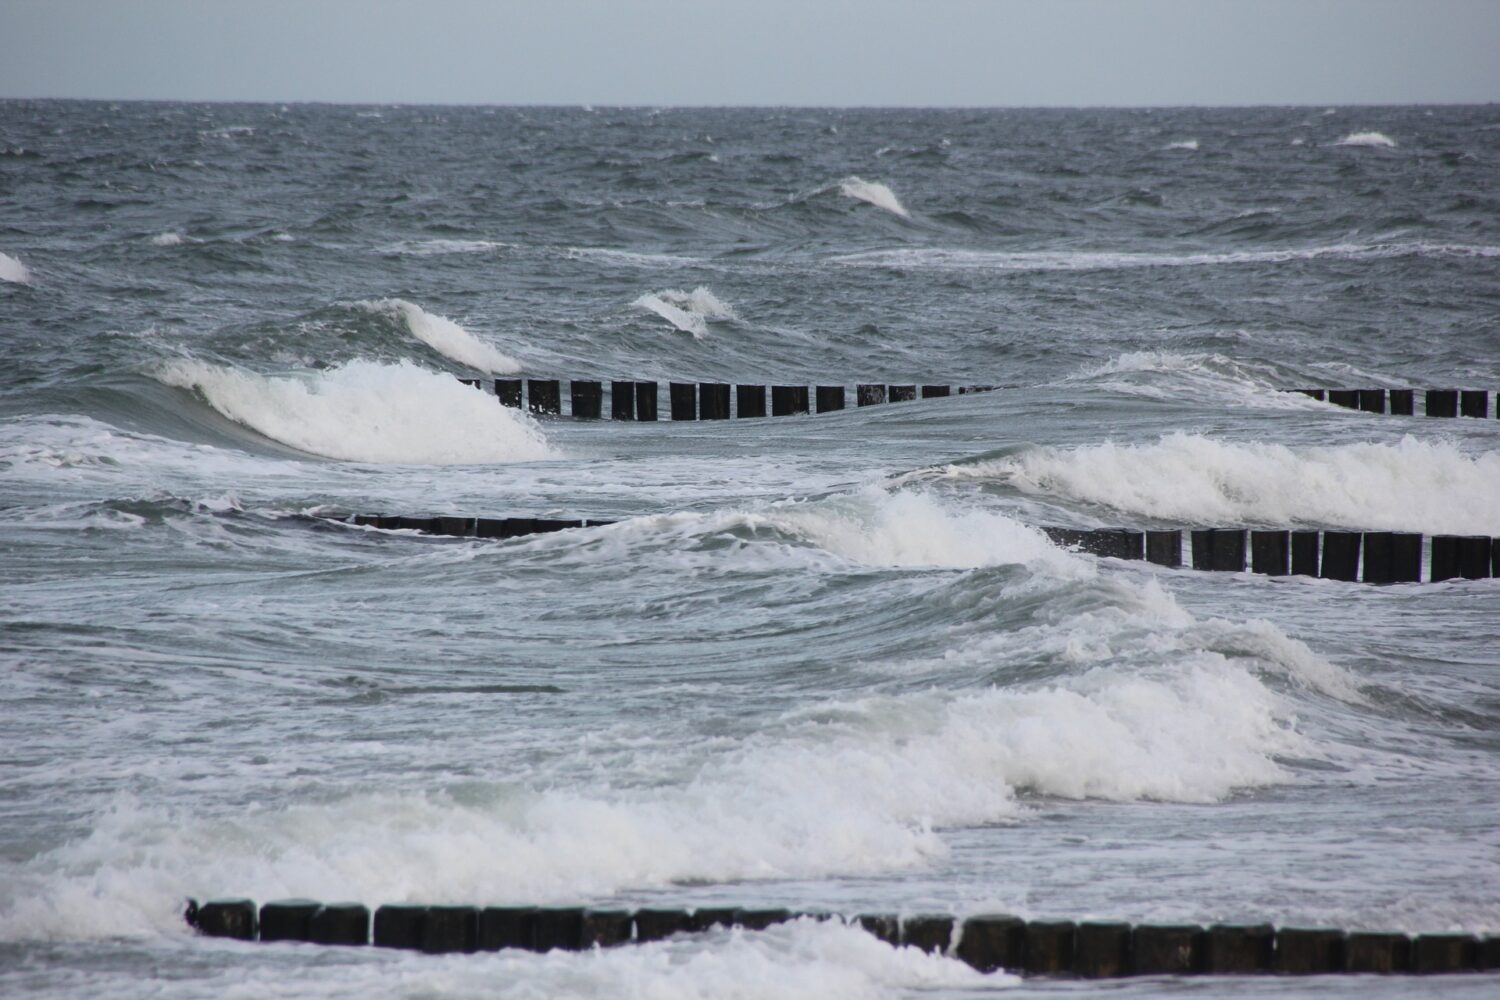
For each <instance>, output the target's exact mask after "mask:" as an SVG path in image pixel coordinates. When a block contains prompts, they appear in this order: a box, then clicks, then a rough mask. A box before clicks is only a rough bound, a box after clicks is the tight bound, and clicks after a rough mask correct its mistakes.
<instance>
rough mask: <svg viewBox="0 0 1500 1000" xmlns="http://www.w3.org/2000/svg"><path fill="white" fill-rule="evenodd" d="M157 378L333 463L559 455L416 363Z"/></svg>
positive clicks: (526, 428) (197, 369)
mask: <svg viewBox="0 0 1500 1000" xmlns="http://www.w3.org/2000/svg"><path fill="white" fill-rule="evenodd" d="M157 377H158V378H159V379H160V380H161V381H162V382H164V383H166V384H167V385H174V386H180V387H182V388H185V389H192V390H195V391H197V392H198V393H200V394H201V395H202V396H203V398H204V399H205V400H207V402H208V404H209V405H210V406H212V407H213V408H214V409H216V410H218V411H219V412H220V413H222V414H223V415H224V416H226V417H228V418H229V419H230V420H233V421H235V422H236V423H239V424H242V425H244V426H245V427H249V428H250V429H251V430H254V431H256V432H257V433H260V434H263V435H265V436H266V437H268V438H271V439H272V440H275V441H279V442H281V443H282V444H285V445H288V446H290V447H292V448H296V449H298V450H300V451H305V452H308V453H310V454H313V455H322V456H324V457H327V458H335V459H342V460H345V461H351V462H382V463H385V462H390V463H396V462H399V463H413V464H434V465H447V464H460V463H492V462H524V461H532V460H536V459H544V458H550V457H552V455H553V452H552V450H551V449H550V448H549V447H548V445H547V442H546V439H545V438H543V436H542V432H541V430H540V429H539V428H538V427H537V425H536V423H535V422H534V421H533V420H532V419H531V418H530V417H528V416H526V415H525V414H523V413H521V412H519V411H516V410H511V409H507V408H506V407H503V406H496V405H495V401H494V398H493V397H487V396H485V395H484V394H483V393H479V392H475V391H474V390H473V389H472V388H470V387H469V386H466V385H464V384H462V383H460V382H458V381H457V380H456V379H454V378H453V377H452V376H450V375H446V374H443V373H440V372H434V371H430V370H428V369H425V368H420V367H418V366H416V365H414V364H412V363H410V362H407V361H403V362H401V363H399V364H394V365H391V364H378V363H376V362H372V361H351V362H348V363H347V364H343V365H340V366H338V367H336V368H331V369H329V370H327V371H321V372H306V373H300V374H296V375H281V376H269V375H260V374H257V373H254V372H250V371H246V370H243V369H239V368H231V367H227V366H223V365H215V364H208V363H205V362H201V361H177V362H173V363H171V364H168V365H167V366H166V367H165V368H163V369H162V370H161V371H160V372H159V373H158V375H157Z"/></svg>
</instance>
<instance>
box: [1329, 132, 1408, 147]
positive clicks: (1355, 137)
mask: <svg viewBox="0 0 1500 1000" xmlns="http://www.w3.org/2000/svg"><path fill="white" fill-rule="evenodd" d="M1334 145H1335V146H1374V147H1379V148H1384V149H1394V148H1395V146H1396V140H1395V139H1392V138H1391V137H1390V136H1388V135H1386V134H1384V133H1383V132H1351V133H1349V134H1348V135H1346V136H1344V137H1343V138H1342V139H1340V140H1339V141H1338V142H1336V143H1334Z"/></svg>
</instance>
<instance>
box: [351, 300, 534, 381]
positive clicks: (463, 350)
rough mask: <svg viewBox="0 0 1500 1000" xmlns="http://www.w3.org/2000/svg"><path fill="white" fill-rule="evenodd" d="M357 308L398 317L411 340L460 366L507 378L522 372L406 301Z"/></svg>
mask: <svg viewBox="0 0 1500 1000" xmlns="http://www.w3.org/2000/svg"><path fill="white" fill-rule="evenodd" d="M360 305H361V306H362V307H363V308H365V309H369V310H370V311H372V312H383V313H387V314H389V315H392V316H395V317H397V318H398V319H400V320H401V322H402V323H404V324H405V325H406V329H407V330H408V331H410V332H411V335H412V336H414V337H416V338H417V339H418V340H420V341H421V342H422V343H424V344H426V345H427V346H428V347H431V348H432V349H433V350H435V351H437V352H438V353H439V354H441V355H442V356H443V357H445V358H449V359H451V360H453V361H457V362H458V363H459V364H462V365H468V366H469V367H471V368H474V369H475V370H477V371H481V372H485V373H486V374H490V375H507V374H510V373H511V372H518V371H520V370H521V363H520V362H519V361H517V360H516V359H515V358H513V357H511V356H510V355H508V354H502V353H501V352H500V351H497V350H496V349H495V348H493V347H491V346H490V345H489V344H486V343H485V342H484V341H482V340H480V339H479V338H478V337H475V336H474V335H473V334H472V333H470V332H469V331H468V330H465V329H464V328H463V327H461V326H459V325H458V324H457V323H455V322H453V321H452V320H451V319H448V318H447V317H446V316H438V315H436V314H434V313H430V312H427V311H426V310H424V309H423V308H422V307H421V306H418V305H416V304H414V303H411V302H407V301H406V300H405V299H381V300H379V301H377V302H362V303H360Z"/></svg>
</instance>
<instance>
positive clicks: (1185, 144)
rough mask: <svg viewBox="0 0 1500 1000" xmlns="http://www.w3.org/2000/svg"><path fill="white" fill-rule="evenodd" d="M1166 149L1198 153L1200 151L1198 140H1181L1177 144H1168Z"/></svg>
mask: <svg viewBox="0 0 1500 1000" xmlns="http://www.w3.org/2000/svg"><path fill="white" fill-rule="evenodd" d="M1166 148H1167V149H1184V150H1187V151H1189V152H1194V153H1196V152H1197V151H1198V140H1197V139H1179V140H1178V141H1176V142H1169V143H1167V146H1166Z"/></svg>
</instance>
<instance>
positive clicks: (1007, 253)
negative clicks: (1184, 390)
mask: <svg viewBox="0 0 1500 1000" xmlns="http://www.w3.org/2000/svg"><path fill="white" fill-rule="evenodd" d="M1426 256H1432V257H1495V256H1500V246H1484V245H1470V244H1444V243H1341V244H1336V245H1334V246H1323V247H1304V248H1299V249H1292V248H1287V249H1284V250H1245V251H1237V252H1233V253H1134V252H1124V251H1091V250H955V249H945V248H941V247H926V248H908V249H900V250H869V251H864V252H861V253H852V254H842V255H839V256H836V257H831V258H829V259H830V260H831V261H832V262H833V263H836V264H845V265H849V266H853V267H899V268H928V269H932V270H954V271H968V270H973V271H1112V270H1120V269H1124V268H1137V267H1203V266H1212V265H1219V264H1274V263H1279V262H1282V261H1292V260H1317V259H1320V258H1325V257H1326V258H1336V259H1340V258H1341V259H1348V260H1365V259H1370V260H1374V259H1380V258H1388V257H1426Z"/></svg>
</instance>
